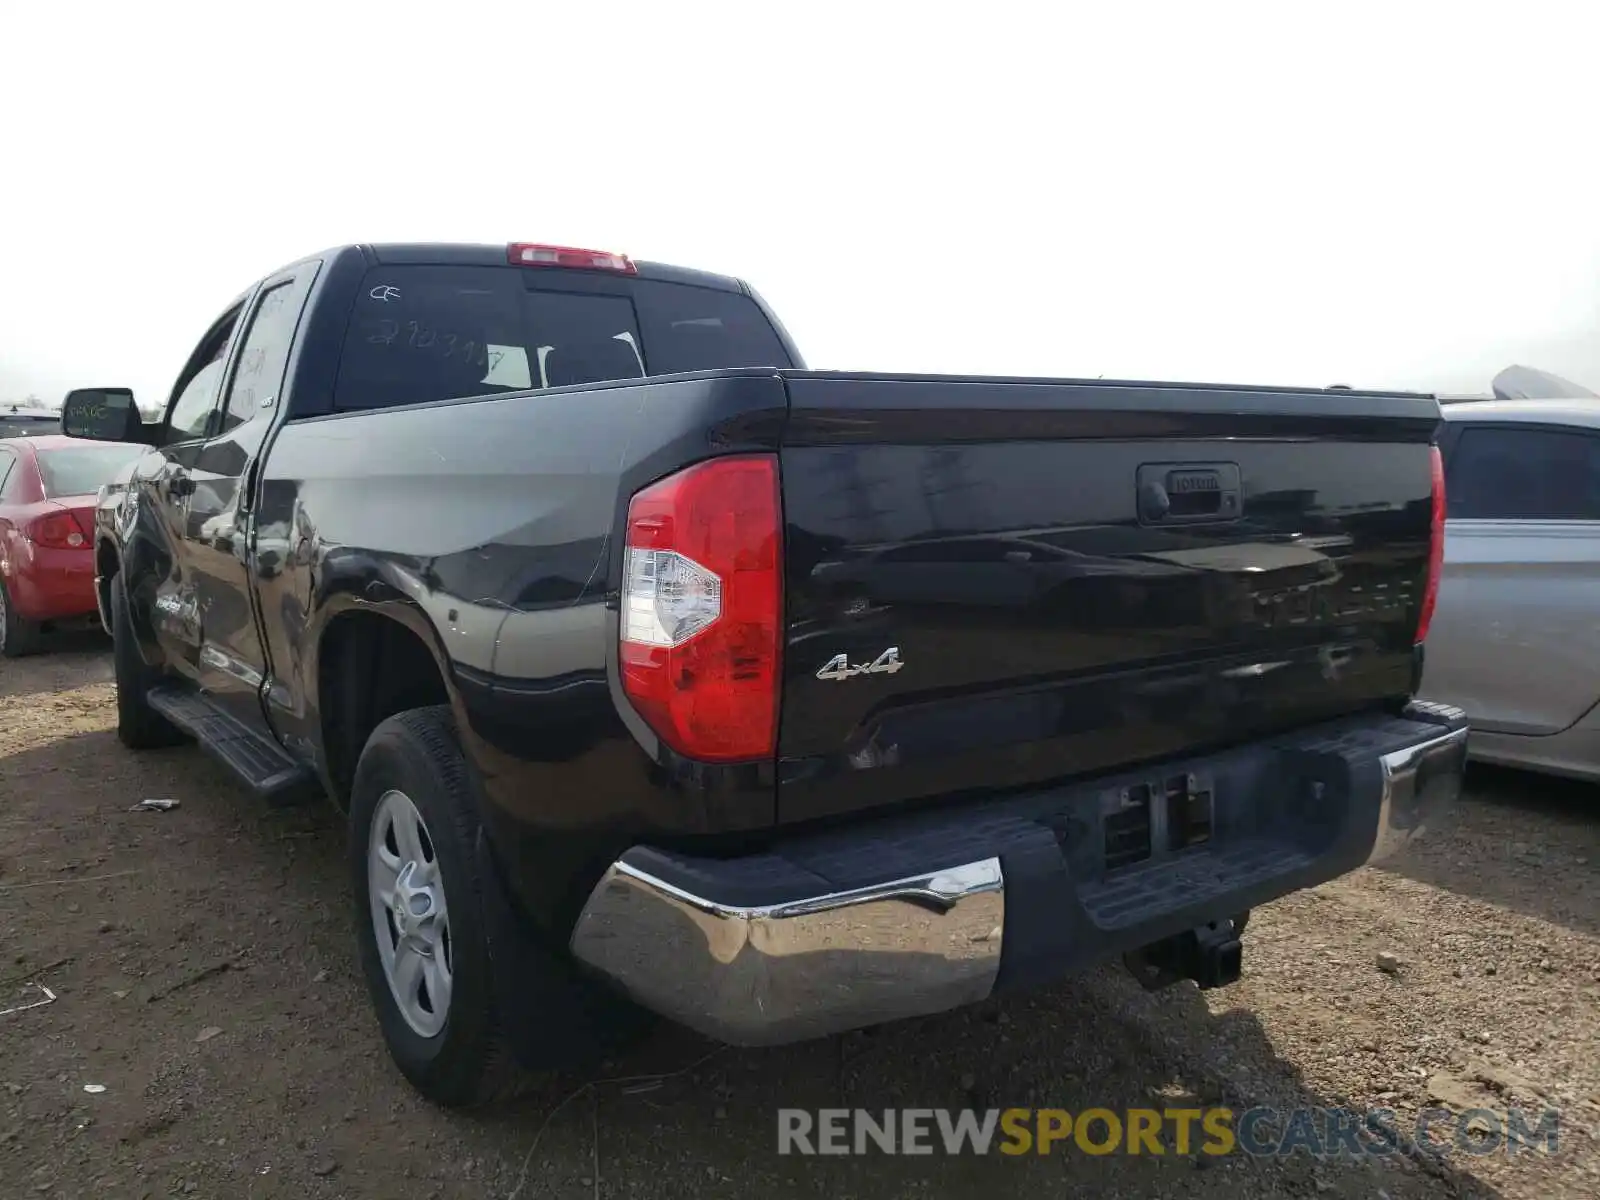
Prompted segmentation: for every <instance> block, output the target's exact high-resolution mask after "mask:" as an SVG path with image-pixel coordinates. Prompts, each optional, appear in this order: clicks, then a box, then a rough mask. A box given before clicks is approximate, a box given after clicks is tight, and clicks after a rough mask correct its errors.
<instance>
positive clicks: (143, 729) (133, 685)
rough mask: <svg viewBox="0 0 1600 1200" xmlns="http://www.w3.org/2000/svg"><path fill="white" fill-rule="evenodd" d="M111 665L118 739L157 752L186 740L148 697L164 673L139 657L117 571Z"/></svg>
mask: <svg viewBox="0 0 1600 1200" xmlns="http://www.w3.org/2000/svg"><path fill="white" fill-rule="evenodd" d="M111 663H112V667H113V669H114V672H115V676H116V681H117V738H118V740H120V741H121V742H122V744H123V745H124V746H126V747H127V748H128V749H130V750H154V749H156V748H158V747H160V746H177V745H180V744H182V743H183V742H185V741H187V740H188V739H187V738H186V737H185V736H184V734H183V732H182V731H181V730H179V729H178V727H177V726H176V725H174V724H173V723H172V722H171V721H169V720H167V719H166V718H165V717H163V716H162V715H161V714H160V713H158V712H157V711H156V710H155V709H153V708H151V707H150V702H149V701H148V700H147V699H146V698H145V697H146V696H147V695H148V694H149V692H150V689H151V688H152V687H154V686H155V685H156V684H157V683H158V682H160V680H161V672H160V670H159V669H158V668H156V667H152V666H151V665H150V664H149V663H147V662H145V661H144V659H143V658H141V657H140V656H139V647H138V645H137V644H136V643H135V642H134V634H133V612H132V610H131V609H130V608H129V607H128V592H127V589H126V587H125V586H124V585H123V582H122V574H121V573H120V572H118V573H117V574H116V575H113V576H112V577H111Z"/></svg>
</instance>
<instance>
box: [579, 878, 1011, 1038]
mask: <svg viewBox="0 0 1600 1200" xmlns="http://www.w3.org/2000/svg"><path fill="white" fill-rule="evenodd" d="M1004 925H1005V882H1004V877H1003V876H1002V874H1001V870H1000V861H999V859H996V858H991V859H987V860H985V861H983V862H976V863H971V864H968V865H966V866H960V867H954V868H952V869H950V870H947V871H939V872H936V873H932V874H928V875H923V876H917V877H913V878H909V879H896V880H892V881H889V882H886V883H883V884H880V885H877V886H875V887H868V888H859V889H855V890H852V891H848V892H840V893H836V894H831V895H822V896H817V897H814V898H811V899H807V900H803V901H798V902H795V903H790V904H783V905H776V906H771V907H762V908H739V907H732V906H727V905H721V904H717V903H714V902H712V901H709V900H705V899H702V898H700V897H698V896H692V895H690V894H689V893H687V892H685V891H683V890H682V889H680V888H675V887H673V886H672V885H670V884H668V883H665V882H663V881H662V880H660V879H656V878H654V877H653V876H651V875H649V874H647V873H645V872H643V871H640V870H637V869H635V868H633V867H630V866H629V865H628V864H627V863H626V862H617V863H614V864H613V865H612V866H611V867H610V869H609V870H608V871H607V872H606V875H605V878H604V879H602V880H601V882H600V884H599V886H598V887H596V888H595V890H594V893H593V894H592V895H591V896H590V898H589V902H588V904H587V905H586V906H585V907H584V910H583V914H582V916H580V917H579V919H578V924H577V927H576V929H575V930H574V931H573V935H572V950H573V953H574V954H575V955H576V956H577V957H578V959H579V960H580V961H582V962H585V963H587V964H588V965H589V966H591V967H593V968H594V969H596V970H598V971H599V972H600V973H601V974H603V975H606V976H608V977H610V978H611V979H613V980H615V981H616V982H618V983H620V984H621V985H622V986H623V988H624V989H625V990H626V991H627V992H628V993H629V994H630V995H632V997H633V998H634V999H635V1000H637V1001H638V1002H639V1003H641V1004H643V1005H644V1006H645V1007H646V1008H649V1009H652V1010H654V1011H655V1012H658V1013H661V1014H662V1015H663V1016H667V1017H670V1018H672V1019H673V1020H676V1021H678V1022H680V1023H681V1024H684V1025H687V1026H689V1027H690V1028H692V1029H696V1030H699V1031H700V1032H702V1033H705V1034H707V1035H709V1036H711V1037H715V1038H718V1039H720V1040H722V1041H725V1042H728V1043H731V1044H733V1045H738V1046H757V1045H774V1044H781V1043H786V1042H794V1041H802V1040H805V1039H807V1038H812V1037H821V1036H824V1035H826V1034H830V1033H837V1032H839V1031H841V1030H845V1029H855V1028H859V1027H861V1026H864V1025H872V1024H878V1023H881V1022H885V1021H891V1020H897V1019H899V1018H902V1017H912V1016H921V1015H924V1014H927V1013H935V1012H942V1011H944V1010H946V1009H950V1008H957V1007H960V1006H962V1005H965V1004H970V1003H973V1002H975V1001H978V1000H982V999H983V998H984V997H985V996H987V995H989V993H990V992H991V991H992V990H993V989H994V983H995V976H996V974H997V973H998V972H999V969H1000V946H1001V940H1002V937H1003V930H1004Z"/></svg>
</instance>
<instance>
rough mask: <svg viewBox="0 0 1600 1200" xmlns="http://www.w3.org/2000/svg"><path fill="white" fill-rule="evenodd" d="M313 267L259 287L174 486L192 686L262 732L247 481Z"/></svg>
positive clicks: (260, 652) (263, 658) (263, 665)
mask: <svg viewBox="0 0 1600 1200" xmlns="http://www.w3.org/2000/svg"><path fill="white" fill-rule="evenodd" d="M315 272H316V264H314V263H310V264H302V265H301V266H299V267H298V268H295V269H293V270H290V271H287V272H284V273H283V274H281V275H276V276H274V277H272V278H270V279H268V280H266V282H264V283H263V284H262V285H261V287H260V289H259V290H258V291H257V292H256V294H255V296H254V298H253V299H252V300H251V302H250V304H249V306H248V308H247V309H246V311H245V313H244V315H243V318H242V321H241V329H242V334H241V336H240V337H239V338H237V339H236V341H237V345H238V349H237V350H236V351H235V353H234V354H233V356H232V360H231V362H230V364H229V366H228V369H227V373H226V376H225V380H224V384H223V387H222V392H221V398H220V401H219V403H218V404H217V406H216V411H215V413H214V415H213V418H212V420H211V422H210V425H209V427H208V429H207V434H206V438H205V440H204V441H203V442H202V443H201V444H200V446H199V447H198V449H197V451H196V453H195V454H194V456H193V458H192V462H191V464H190V465H189V466H188V467H187V468H186V478H187V481H188V482H187V483H186V484H183V485H181V487H180V490H181V491H182V492H184V493H185V494H186V495H185V499H184V500H183V503H184V504H185V505H186V507H185V510H184V512H183V529H184V541H183V544H184V554H185V557H186V559H187V572H186V574H187V579H188V583H189V586H190V588H191V590H192V595H193V597H194V601H195V605H196V607H197V609H198V614H199V624H198V630H197V633H198V642H197V644H196V646H195V652H196V660H195V666H196V672H195V674H196V678H197V680H198V682H199V684H200V686H201V688H202V689H203V690H204V691H205V692H206V693H207V694H208V695H209V696H210V698H211V699H212V700H213V701H215V702H216V703H217V704H218V705H219V706H220V707H222V708H223V709H225V710H226V711H227V712H228V713H229V714H230V715H231V716H233V717H234V718H236V719H237V720H240V721H242V722H244V723H245V724H246V725H248V726H249V727H250V728H252V729H260V730H265V729H266V728H267V720H266V715H265V711H264V709H263V707H262V702H261V691H262V686H263V682H264V680H265V679H266V677H267V674H268V663H267V655H266V650H265V648H264V642H263V640H262V637H261V634H260V628H259V625H258V623H257V620H258V614H257V612H256V604H255V589H254V586H253V583H252V577H251V571H250V555H251V548H252V544H253V541H254V538H253V533H254V526H253V515H254V503H255V495H254V492H255V488H254V480H255V478H256V467H257V462H258V460H259V458H260V455H261V451H262V446H263V443H264V441H265V438H266V434H267V431H268V430H269V429H270V428H271V426H272V418H273V415H274V414H275V413H276V412H277V409H278V399H279V396H280V394H281V392H282V389H283V383H284V373H285V370H286V368H287V367H288V363H289V351H290V348H291V347H292V345H293V342H294V336H295V329H296V327H297V325H298V324H299V321H300V313H301V310H302V309H303V308H304V307H305V300H306V295H307V293H308V292H309V290H310V284H311V280H312V278H313V276H314V274H315Z"/></svg>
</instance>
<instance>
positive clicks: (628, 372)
mask: <svg viewBox="0 0 1600 1200" xmlns="http://www.w3.org/2000/svg"><path fill="white" fill-rule="evenodd" d="M356 296H357V299H356V310H355V314H354V317H353V319H352V320H351V322H350V326H349V330H348V332H347V334H346V336H345V342H344V348H343V351H342V353H341V356H340V362H339V377H338V383H337V385H336V387H335V392H334V407H335V409H337V410H344V411H348V410H351V409H368V408H384V407H390V406H393V405H400V404H419V403H425V402H429V401H435V400H450V399H457V398H460V397H464V396H481V395H485V394H493V393H495V392H510V391H520V390H526V389H530V388H547V387H562V386H566V385H570V384H579V383H599V382H603V381H605V380H611V379H637V378H641V377H643V376H647V375H670V374H675V373H678V372H682V371H703V370H715V369H719V368H727V367H789V366H792V365H793V364H792V363H791V362H790V360H789V357H788V354H787V352H786V351H785V350H784V347H783V343H782V341H781V340H780V339H779V337H778V335H777V333H776V331H775V330H774V329H773V327H772V325H771V323H770V322H769V321H768V320H767V319H766V316H765V314H764V313H763V312H762V310H761V307H760V306H759V305H758V304H757V303H756V302H755V301H754V300H753V299H751V298H750V297H749V296H747V295H745V294H743V293H741V292H727V291H722V290H720V289H717V288H705V287H696V286H693V285H690V284H682V283H671V282H666V281H662V280H652V279H637V278H630V279H627V280H617V281H609V280H608V281H606V282H605V284H603V285H600V284H593V283H590V282H589V281H588V280H583V281H573V282H571V283H569V284H567V288H566V290H564V289H563V281H562V280H561V279H560V278H558V277H556V276H555V274H554V273H547V272H539V271H529V270H526V269H521V268H517V267H509V266H508V267H470V266H429V265H421V264H393V265H382V266H375V267H372V268H371V269H369V270H368V272H367V275H366V278H365V279H364V280H363V281H362V283H361V286H360V288H359V289H358V290H357V293H356Z"/></svg>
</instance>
